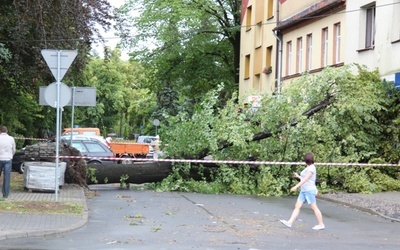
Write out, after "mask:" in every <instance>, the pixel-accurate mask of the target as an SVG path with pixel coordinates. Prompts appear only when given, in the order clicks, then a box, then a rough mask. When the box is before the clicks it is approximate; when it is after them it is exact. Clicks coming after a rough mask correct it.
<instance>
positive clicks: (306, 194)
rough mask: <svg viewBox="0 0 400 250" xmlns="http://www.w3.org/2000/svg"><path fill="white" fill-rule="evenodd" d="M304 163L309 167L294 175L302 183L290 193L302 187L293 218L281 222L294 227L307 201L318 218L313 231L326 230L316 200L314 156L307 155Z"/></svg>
mask: <svg viewBox="0 0 400 250" xmlns="http://www.w3.org/2000/svg"><path fill="white" fill-rule="evenodd" d="M304 161H305V162H306V165H307V167H306V168H305V169H304V170H303V171H301V173H300V175H298V174H297V173H293V174H294V177H296V178H298V179H300V182H299V183H298V184H297V185H295V186H294V187H292V188H291V189H290V191H291V192H294V191H296V190H297V188H299V187H301V189H300V193H299V196H298V198H297V201H296V204H295V206H294V210H293V212H292V216H291V217H290V219H289V220H288V221H286V220H280V222H282V223H283V224H284V225H285V226H287V227H292V224H293V222H294V221H295V220H296V218H297V216H298V215H299V213H300V209H301V206H302V205H303V204H304V203H305V202H306V201H307V203H308V204H309V205H310V207H311V209H312V210H313V211H314V214H315V217H317V221H318V224H317V225H315V226H314V227H313V228H312V229H314V230H322V229H324V228H325V225H324V222H323V220H322V214H321V211H320V210H319V209H318V206H317V200H316V198H315V196H316V195H317V187H316V185H315V180H316V177H317V170H316V168H315V165H314V156H313V155H312V154H311V153H307V154H306V155H305V156H304Z"/></svg>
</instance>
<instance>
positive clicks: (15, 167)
mask: <svg viewBox="0 0 400 250" xmlns="http://www.w3.org/2000/svg"><path fill="white" fill-rule="evenodd" d="M24 157H25V152H24V149H21V150H19V151H17V152H16V153H15V154H14V157H13V159H12V168H11V169H12V171H15V172H18V173H20V174H23V173H24V169H25V163H24V161H25V159H24Z"/></svg>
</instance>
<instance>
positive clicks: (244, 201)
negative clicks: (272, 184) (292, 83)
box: [0, 185, 400, 250]
mask: <svg viewBox="0 0 400 250" xmlns="http://www.w3.org/2000/svg"><path fill="white" fill-rule="evenodd" d="M92 189H97V190H99V195H98V196H96V197H94V198H90V199H88V207H89V221H88V223H87V224H86V225H85V226H83V227H82V228H80V229H77V230H75V231H73V232H69V233H63V234H57V235H51V236H47V237H36V238H35V237H30V238H22V239H21V238H20V239H7V240H3V241H0V249H30V250H32V249H158V250H161V249H341V250H343V249H400V238H399V237H398V232H400V223H398V222H391V221H390V220H387V219H383V218H381V217H378V216H374V215H370V214H368V213H365V212H361V211H356V210H354V209H351V208H346V207H343V206H338V205H336V204H334V203H331V202H327V201H322V200H319V201H318V204H319V207H320V209H321V211H322V213H323V215H324V220H325V225H326V229H325V230H322V231H314V230H312V229H311V228H312V227H313V226H314V225H315V223H316V222H315V217H314V215H313V212H312V210H311V209H310V208H309V207H308V205H305V206H304V207H303V209H302V211H301V213H300V216H299V219H298V221H297V222H296V223H295V224H294V225H293V227H292V228H286V227H285V226H283V225H282V224H281V223H280V222H279V219H288V217H289V216H290V213H291V212H292V209H293V205H294V203H295V199H296V198H295V197H285V198H277V197H256V196H241V195H205V194H196V193H179V192H176V193H174V192H166V193H163V192H154V191H135V190H121V189H118V188H116V187H115V186H109V185H98V186H92Z"/></svg>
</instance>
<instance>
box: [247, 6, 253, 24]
mask: <svg viewBox="0 0 400 250" xmlns="http://www.w3.org/2000/svg"><path fill="white" fill-rule="evenodd" d="M251 15H252V7H251V6H249V7H247V11H246V30H249V29H251Z"/></svg>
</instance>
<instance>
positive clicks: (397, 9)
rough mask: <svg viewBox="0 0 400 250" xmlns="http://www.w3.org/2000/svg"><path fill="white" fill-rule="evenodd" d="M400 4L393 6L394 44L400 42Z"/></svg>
mask: <svg viewBox="0 0 400 250" xmlns="http://www.w3.org/2000/svg"><path fill="white" fill-rule="evenodd" d="M399 23H400V2H399V3H397V4H394V5H393V15H392V32H391V33H392V42H400V27H399Z"/></svg>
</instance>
